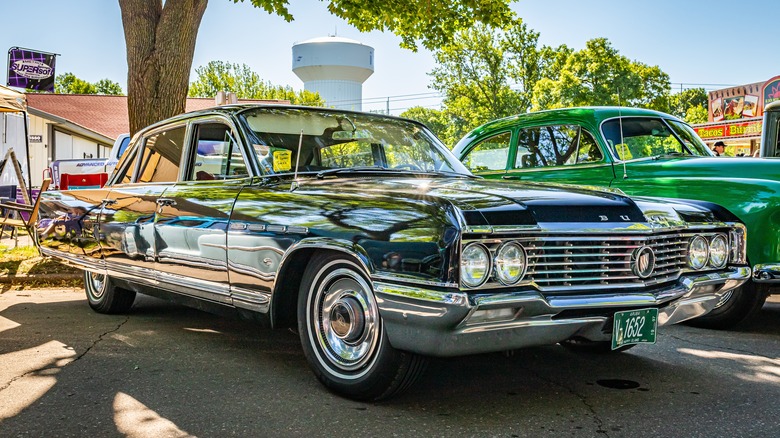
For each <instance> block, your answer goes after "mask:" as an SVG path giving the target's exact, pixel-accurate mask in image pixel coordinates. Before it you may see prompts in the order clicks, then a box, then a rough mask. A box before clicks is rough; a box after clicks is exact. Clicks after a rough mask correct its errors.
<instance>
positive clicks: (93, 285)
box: [84, 271, 135, 313]
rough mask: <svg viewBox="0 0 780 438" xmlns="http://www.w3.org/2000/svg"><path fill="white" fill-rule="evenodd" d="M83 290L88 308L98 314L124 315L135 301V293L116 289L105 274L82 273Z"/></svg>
mask: <svg viewBox="0 0 780 438" xmlns="http://www.w3.org/2000/svg"><path fill="white" fill-rule="evenodd" d="M84 289H85V290H86V291H87V301H88V302H89V307H91V308H92V310H94V311H95V312H98V313H125V312H127V311H128V310H130V307H131V306H132V305H133V301H135V292H133V291H129V290H126V289H122V288H119V287H116V285H114V282H113V280H111V277H109V276H108V275H105V274H99V273H96V272H89V271H84Z"/></svg>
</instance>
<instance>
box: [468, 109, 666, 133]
mask: <svg viewBox="0 0 780 438" xmlns="http://www.w3.org/2000/svg"><path fill="white" fill-rule="evenodd" d="M626 116H628V117H663V118H666V119H673V120H679V119H678V118H677V117H674V116H672V115H670V114H666V113H663V112H660V111H655V110H650V109H645V108H630V107H617V106H581V107H572V108H559V109H551V110H544V111H536V112H531V113H523V114H516V115H514V116H509V117H505V118H503V119H498V120H494V121H492V122H488V123H486V124H484V125H482V126H480V127H479V128H477V129H476V130H475V131H482V130H493V129H498V128H502V127H505V126H508V125H514V124H515V123H517V122H519V121H524V122H541V123H544V122H545V121H548V120H560V119H562V118H570V119H576V120H588V121H592V122H594V123H595V124H598V122H600V121H601V120H605V119H610V118H613V117H626Z"/></svg>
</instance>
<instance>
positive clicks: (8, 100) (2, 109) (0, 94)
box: [0, 85, 30, 197]
mask: <svg viewBox="0 0 780 438" xmlns="http://www.w3.org/2000/svg"><path fill="white" fill-rule="evenodd" d="M5 113H21V116H22V120H21V122H22V123H21V124H22V129H21V130H20V131H23V140H22V139H20V137H21V135H17V136H16V138H17V141H15V142H13V141H12V142H11V144H10V145H8V146H7V145H6V144H5V142H3V143H2V145H3V148H2V154H1V155H0V158H2V157H4V156H6V153H7V152H8V151H7V149H9V148H10V147H13V149H14V152H15V153H16V157H17V160H18V161H19V162H20V163H19V164H20V165H21V169H22V171H23V173H25V174H26V175H24V178H25V179H26V180H27V181H20V183H22V184H21V186H22V187H23V186H24V185H26V186H27V189H28V190H29V189H30V168H29V167H30V158H29V154H28V151H29V145H28V139H27V99H26V97H25V95H24V93H20V92H18V91H15V90H12V89H10V88H8V87H4V86H2V85H0V114H3V117H6V115H5ZM4 122H5V120H4ZM7 128H8V126H7V123H6V127H5V129H7ZM4 134H5V137H8V135H7V134H8V131H4ZM19 134H22V132H20V133H19ZM6 164H8V163H6ZM4 167H5V168H6V169H10V168H11V167H12V166H4ZM3 174H6V172H3ZM0 176H2V175H0ZM13 179H14V180H16V179H17V178H16V177H15V176H14V177H13ZM25 183H26V184H25ZM28 194H29V192H28ZM25 197H26V196H25Z"/></svg>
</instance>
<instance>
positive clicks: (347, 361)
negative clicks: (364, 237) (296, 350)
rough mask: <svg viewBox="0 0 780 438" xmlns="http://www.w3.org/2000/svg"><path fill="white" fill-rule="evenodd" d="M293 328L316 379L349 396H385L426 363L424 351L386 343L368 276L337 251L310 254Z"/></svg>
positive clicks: (396, 390) (405, 384) (406, 384)
mask: <svg viewBox="0 0 780 438" xmlns="http://www.w3.org/2000/svg"><path fill="white" fill-rule="evenodd" d="M298 333H299V334H300V337H301V344H302V345H303V351H304V353H305V355H306V359H307V361H308V362H309V365H310V366H311V368H312V370H313V371H314V374H315V375H316V376H317V378H318V379H319V380H320V382H322V384H323V385H325V386H326V387H327V388H329V389H330V390H332V391H334V392H336V393H339V394H341V395H344V396H346V397H349V398H352V399H356V400H381V399H384V398H388V397H390V396H392V395H395V394H397V393H399V392H401V391H403V390H405V389H406V388H408V387H409V386H411V384H412V383H413V382H414V381H415V380H416V379H417V378H418V377H419V375H420V374H422V372H423V370H424V368H425V364H426V360H425V359H424V358H423V357H420V356H418V355H415V354H411V353H407V352H404V351H399V350H396V349H395V348H393V347H392V346H391V345H390V342H389V341H388V339H387V333H386V332H385V328H384V325H383V324H382V318H381V316H380V315H379V309H378V307H377V303H376V299H375V297H374V292H373V290H372V288H371V286H370V282H369V280H368V279H367V278H366V276H365V275H364V274H363V271H362V269H361V268H360V266H358V265H357V264H356V263H354V262H353V261H351V260H349V259H346V258H344V256H342V255H338V254H330V253H319V254H316V255H315V256H314V257H312V259H311V262H310V263H309V265H308V267H307V268H306V271H305V272H304V275H303V281H302V283H301V289H300V293H299V296H298Z"/></svg>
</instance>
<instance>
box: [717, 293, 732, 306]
mask: <svg viewBox="0 0 780 438" xmlns="http://www.w3.org/2000/svg"><path fill="white" fill-rule="evenodd" d="M733 294H734V291H733V290H730V291H728V292H726V293H725V294H723V296H722V297H720V300H718V303H717V304H715V309H717V308H718V307H720V306H722V305H724V304H726V303H727V302H728V301H729V299H730V298H731V295H733Z"/></svg>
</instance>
